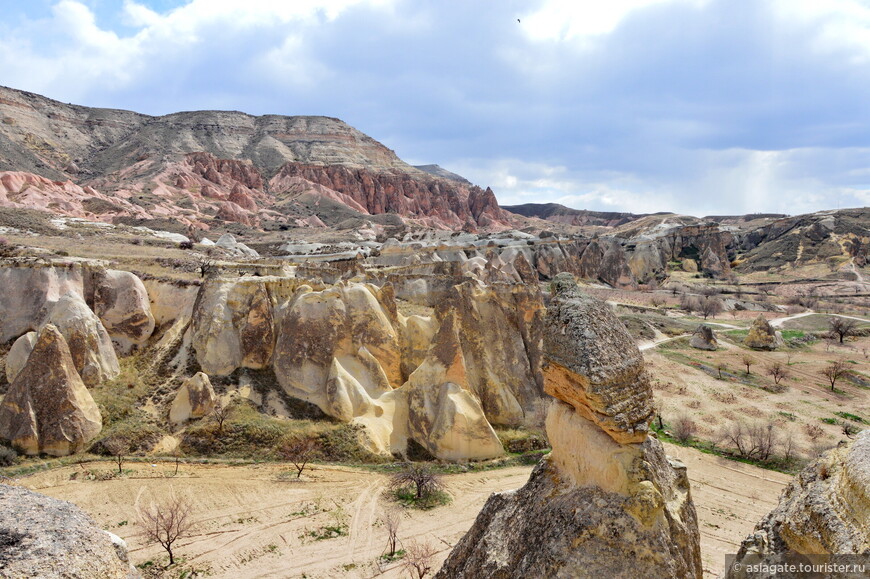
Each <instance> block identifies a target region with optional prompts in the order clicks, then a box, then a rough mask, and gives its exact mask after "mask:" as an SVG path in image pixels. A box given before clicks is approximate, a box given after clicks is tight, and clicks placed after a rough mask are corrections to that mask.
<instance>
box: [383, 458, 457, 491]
mask: <svg viewBox="0 0 870 579" xmlns="http://www.w3.org/2000/svg"><path fill="white" fill-rule="evenodd" d="M407 486H413V487H414V491H415V493H416V498H417V499H418V500H419V499H422V498H426V497H429V496H431V495H432V494H433V493H435V492H437V491H440V490H442V489H443V488H444V484H443V483H442V482H441V477H440V476H438V475H437V474H435V473H434V472H433V471H432V469H431V468H430V467H428V466H427V465H425V464H418V463H413V462H409V463H406V464H405V466H403V467H402V470H400V471H399V472H397V473H396V474H394V475H393V476H392V477H391V479H390V488H392V489H393V490H400V489H402V488H405V487H407Z"/></svg>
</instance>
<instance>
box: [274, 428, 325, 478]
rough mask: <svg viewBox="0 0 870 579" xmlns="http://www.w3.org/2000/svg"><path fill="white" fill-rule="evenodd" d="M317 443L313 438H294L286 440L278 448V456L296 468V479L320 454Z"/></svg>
mask: <svg viewBox="0 0 870 579" xmlns="http://www.w3.org/2000/svg"><path fill="white" fill-rule="evenodd" d="M319 450H320V449H319V446H318V444H317V441H316V440H314V439H312V438H293V439H290V440H285V441H284V442H282V443H281V445H280V446H279V447H278V454H280V455H281V458H283V459H284V460H286V461H289V462H292V463H293V466H295V467H296V478H299V477H301V476H302V471H303V470H305V467H306V466H307V465H308V463H309V462H310V461H311V460H312V459H314V457H316V456H317V453H318V452H319Z"/></svg>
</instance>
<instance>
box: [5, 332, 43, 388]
mask: <svg viewBox="0 0 870 579" xmlns="http://www.w3.org/2000/svg"><path fill="white" fill-rule="evenodd" d="M36 336H37V334H36V332H27V333H26V334H24V335H23V336H21V337H20V338H18V339H17V340H15V343H14V344H12V348H10V349H9V353H8V354H7V355H6V381H7V382H9V383H12V382H14V381H15V377H16V376H18V373H19V372H20V371H21V369H22V368H24V365H25V364H27V358H28V356H30V352H31V351H33V346H34V345H36Z"/></svg>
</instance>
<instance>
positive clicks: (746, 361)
mask: <svg viewBox="0 0 870 579" xmlns="http://www.w3.org/2000/svg"><path fill="white" fill-rule="evenodd" d="M740 361H741V362H743V365H744V366H746V374H747V376H748V375H749V374H751V373H752V372H750V371H749V367H750V366H752V365H753V364H755V358H753V357H752V356H750V355H749V354H743V357H742V358H740Z"/></svg>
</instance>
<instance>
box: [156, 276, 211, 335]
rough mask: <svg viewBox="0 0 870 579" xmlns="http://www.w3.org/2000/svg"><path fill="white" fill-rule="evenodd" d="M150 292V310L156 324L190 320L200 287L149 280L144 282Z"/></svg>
mask: <svg viewBox="0 0 870 579" xmlns="http://www.w3.org/2000/svg"><path fill="white" fill-rule="evenodd" d="M143 284H144V285H145V289H146V290H147V292H148V301H149V309H150V311H151V315H153V316H154V323H155V324H156V325H157V326H161V325H163V324H165V323H167V322H173V323H174V322H176V321H178V320H182V319H183V320H190V319H191V317H192V316H193V306H194V305H195V304H196V297H197V295H198V294H199V285H195V284H181V283H171V282H165V281H159V280H155V279H147V280H145V281H144V282H143Z"/></svg>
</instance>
